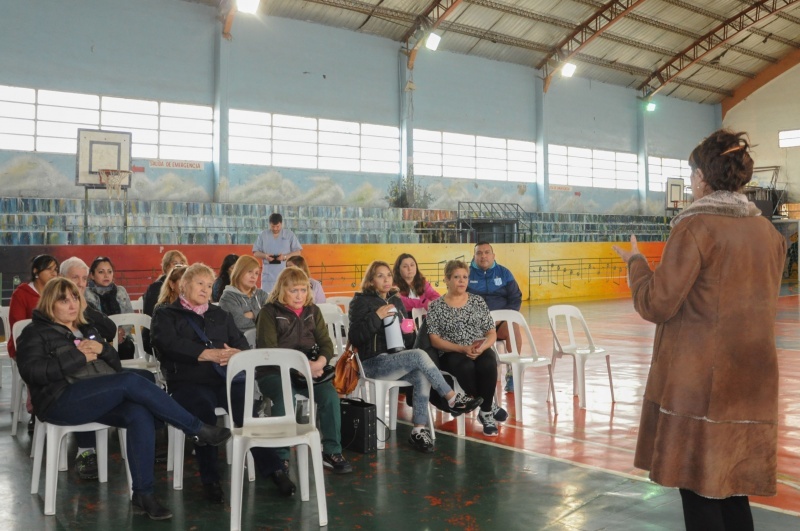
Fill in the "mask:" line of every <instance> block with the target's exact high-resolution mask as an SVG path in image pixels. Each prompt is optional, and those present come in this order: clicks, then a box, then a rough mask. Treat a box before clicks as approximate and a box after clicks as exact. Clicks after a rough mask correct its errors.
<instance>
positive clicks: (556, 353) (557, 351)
mask: <svg viewBox="0 0 800 531" xmlns="http://www.w3.org/2000/svg"><path fill="white" fill-rule="evenodd" d="M547 317H548V320H549V321H550V330H551V331H552V332H553V367H554V368H555V364H556V359H557V358H560V357H562V356H565V355H566V356H572V393H573V395H578V405H579V406H580V407H581V408H582V409H585V408H586V360H587V359H589V358H590V357H594V356H597V355H601V356H602V355H604V356H605V357H606V367H607V369H608V386H609V387H610V388H611V402H612V403H613V402H615V400H614V382H613V381H612V379H611V356H610V355H609V354H608V353H606V350H605V349H603V348H599V347H597V346H596V345H595V344H594V340H593V339H592V334H591V333H589V327H588V326H587V325H586V320H585V319H584V318H583V315H582V314H581V311H580V310H579V309H578V308H576V307H575V306H569V305H566V304H560V305H556V306H550V307H549V308H548V309H547ZM559 317H561V318H563V319H564V320H565V322H566V328H567V335H568V338H569V343H567V344H563V343H562V342H561V341H560V340H559V339H558V320H559ZM573 320H576V321H578V323H579V324H580V325H581V327H582V328H583V332H584V334H585V336H586V340H587V342H588V343H589V344H588V345H587V346H579V345H578V344H577V343H576V341H575V333H574V330H573V326H572V321H573Z"/></svg>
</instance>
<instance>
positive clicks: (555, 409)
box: [547, 365, 558, 416]
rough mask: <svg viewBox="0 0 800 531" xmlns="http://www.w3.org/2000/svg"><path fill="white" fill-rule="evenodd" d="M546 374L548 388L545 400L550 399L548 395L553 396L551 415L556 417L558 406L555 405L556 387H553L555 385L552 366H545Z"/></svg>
mask: <svg viewBox="0 0 800 531" xmlns="http://www.w3.org/2000/svg"><path fill="white" fill-rule="evenodd" d="M547 372H548V373H549V376H550V387H548V388H547V398H548V399H549V398H550V394H551V393H552V395H553V415H554V416H557V415H558V405H557V404H556V387H555V384H554V383H553V366H552V365H548V366H547Z"/></svg>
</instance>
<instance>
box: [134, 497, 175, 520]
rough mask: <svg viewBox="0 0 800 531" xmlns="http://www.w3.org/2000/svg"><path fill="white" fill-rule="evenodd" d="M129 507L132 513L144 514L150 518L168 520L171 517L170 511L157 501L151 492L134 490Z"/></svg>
mask: <svg viewBox="0 0 800 531" xmlns="http://www.w3.org/2000/svg"><path fill="white" fill-rule="evenodd" d="M131 507H132V508H133V513H134V514H146V515H147V516H149V517H150V519H151V520H168V519H169V518H172V511H170V510H169V509H167V508H166V507H164V506H163V505H161V504H160V503H158V500H156V497H155V496H154V495H153V494H152V493H150V494H142V493H140V492H134V493H133V497H132V498H131Z"/></svg>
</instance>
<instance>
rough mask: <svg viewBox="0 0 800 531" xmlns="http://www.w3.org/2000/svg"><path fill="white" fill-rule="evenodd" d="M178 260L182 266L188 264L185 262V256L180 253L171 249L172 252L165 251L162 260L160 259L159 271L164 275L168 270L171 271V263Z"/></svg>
mask: <svg viewBox="0 0 800 531" xmlns="http://www.w3.org/2000/svg"><path fill="white" fill-rule="evenodd" d="M176 258H180V259H181V262H182V263H184V264H188V263H189V262H188V260H186V255H185V254H183V253H182V252H180V251H178V250H177V249H173V250H172V251H167V252H166V253H164V258H162V259H161V271H163V272H164V274H165V275H166V274H167V273H168V272H169V270H170V269H172V262H173V261H174V260H175V259H176Z"/></svg>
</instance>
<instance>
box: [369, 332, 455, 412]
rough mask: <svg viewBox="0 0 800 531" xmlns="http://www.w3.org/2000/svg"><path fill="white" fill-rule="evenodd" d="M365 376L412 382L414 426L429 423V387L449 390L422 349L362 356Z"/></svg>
mask: <svg viewBox="0 0 800 531" xmlns="http://www.w3.org/2000/svg"><path fill="white" fill-rule="evenodd" d="M361 365H363V366H364V372H365V373H366V376H367V377H368V378H375V379H377V380H405V381H407V382H408V383H410V384H411V385H412V386H414V408H413V409H414V411H413V413H412V415H411V421H412V422H413V423H414V425H415V426H425V425H427V424H428V397H429V396H430V391H431V387H433V388H434V389H435V390H436V392H437V393H439V394H440V395H442V396H445V395H447V394H449V393H450V391H452V389H451V388H450V386H449V385H447V382H446V381H445V380H444V377H443V376H442V373H441V372H439V369H437V368H436V365H435V364H434V363H433V360H431V358H430V357H429V356H428V354H427V353H426V352H425V351H424V350H422V349H418V348H415V349H411V350H403V351H401V352H397V353H395V354H380V355H378V356H375V357H374V358H369V359H367V360H363V361H362V362H361Z"/></svg>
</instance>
